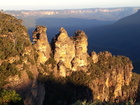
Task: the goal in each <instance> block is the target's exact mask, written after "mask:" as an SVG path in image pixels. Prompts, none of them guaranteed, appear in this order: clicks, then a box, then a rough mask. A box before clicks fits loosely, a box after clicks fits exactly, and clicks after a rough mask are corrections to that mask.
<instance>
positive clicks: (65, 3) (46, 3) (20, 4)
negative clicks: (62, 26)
mask: <svg viewBox="0 0 140 105" xmlns="http://www.w3.org/2000/svg"><path fill="white" fill-rule="evenodd" d="M134 6H140V0H3V1H2V2H1V3H0V9H4V10H21V9H22V10H39V9H78V8H108V7H109V8H111V7H134Z"/></svg>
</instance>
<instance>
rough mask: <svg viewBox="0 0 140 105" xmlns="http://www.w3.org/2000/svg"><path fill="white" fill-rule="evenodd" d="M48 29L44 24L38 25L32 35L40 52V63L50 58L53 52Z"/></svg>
mask: <svg viewBox="0 0 140 105" xmlns="http://www.w3.org/2000/svg"><path fill="white" fill-rule="evenodd" d="M46 30H47V28H46V27H44V26H36V29H35V30H34V32H33V36H32V38H33V41H34V42H35V43H34V47H35V49H36V51H37V53H38V62H39V63H45V62H46V61H47V60H48V59H49V58H50V54H51V47H50V44H49V42H48V38H47V34H46Z"/></svg>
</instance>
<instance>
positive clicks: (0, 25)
mask: <svg viewBox="0 0 140 105" xmlns="http://www.w3.org/2000/svg"><path fill="white" fill-rule="evenodd" d="M23 31H27V29H26V28H25V27H24V26H23V25H21V20H18V19H16V18H15V17H13V16H10V15H7V14H4V13H1V12H0V34H9V32H17V33H22V32H23Z"/></svg>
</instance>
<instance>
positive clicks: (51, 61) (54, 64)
mask: <svg viewBox="0 0 140 105" xmlns="http://www.w3.org/2000/svg"><path fill="white" fill-rule="evenodd" d="M49 64H51V65H52V68H54V67H55V66H56V61H55V59H54V57H53V54H50V58H49V59H48V60H47V61H46V62H45V65H49Z"/></svg>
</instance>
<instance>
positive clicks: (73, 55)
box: [0, 13, 139, 105]
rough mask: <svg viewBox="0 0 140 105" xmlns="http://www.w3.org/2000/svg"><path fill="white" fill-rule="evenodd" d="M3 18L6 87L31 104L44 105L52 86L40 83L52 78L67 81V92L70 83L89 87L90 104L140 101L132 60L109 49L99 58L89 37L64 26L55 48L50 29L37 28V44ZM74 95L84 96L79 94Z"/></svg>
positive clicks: (1, 65) (0, 50)
mask: <svg viewBox="0 0 140 105" xmlns="http://www.w3.org/2000/svg"><path fill="white" fill-rule="evenodd" d="M0 15H2V16H0V71H1V73H0V80H1V81H0V86H1V87H0V89H1V88H5V89H14V90H16V91H17V92H18V93H19V94H20V95H21V96H22V97H23V99H24V103H25V105H42V104H43V101H44V100H46V99H45V90H46V89H47V85H45V87H44V84H42V82H40V81H41V80H42V81H43V83H44V81H45V83H46V82H48V81H47V79H48V78H49V77H51V80H56V79H58V80H59V79H60V80H62V81H61V82H62V84H63V85H62V86H63V88H66V87H67V86H71V85H70V83H72V84H73V85H75V86H78V87H81V86H83V87H84V89H85V88H86V87H88V88H89V89H86V92H85V94H87V95H85V96H89V94H91V96H93V97H92V99H91V100H89V101H93V100H94V101H96V100H101V101H111V102H116V100H117V101H118V102H120V101H125V100H128V99H130V98H132V97H133V98H135V97H136V94H137V91H138V83H139V81H137V82H136V80H137V78H135V79H134V76H132V75H133V74H132V69H133V65H132V62H131V61H130V59H129V58H127V57H124V56H113V55H112V54H111V53H110V52H108V51H105V52H100V53H98V54H97V53H96V52H94V51H93V52H92V53H91V54H90V55H89V54H88V53H87V46H88V42H87V40H88V38H87V36H86V34H85V32H84V31H80V30H79V31H76V33H75V35H74V36H73V37H69V36H68V33H67V31H66V30H65V29H64V28H60V30H59V34H57V35H56V36H55V37H54V38H53V40H52V43H51V46H50V44H49V42H48V38H47V35H46V30H47V28H46V27H44V26H37V27H36V29H35V30H34V32H33V41H34V43H33V44H31V42H30V41H29V36H28V34H27V30H26V28H25V27H24V26H22V25H21V23H20V22H19V21H18V20H17V19H15V18H14V17H11V16H9V15H5V14H3V13H0ZM3 17H4V18H3ZM3 19H6V25H5V24H3V21H5V20H3ZM5 47H6V48H5ZM39 73H40V75H39ZM52 76H54V77H55V79H52ZM62 77H63V78H62ZM38 78H39V80H38ZM42 78H43V79H42ZM51 82H52V81H49V83H51ZM66 82H68V84H66ZM58 83H60V81H59V82H58ZM58 83H57V85H58V86H59V84H58ZM52 84H53V83H52ZM48 87H49V86H48ZM54 87H55V86H54ZM55 88H56V87H55ZM49 89H50V88H49ZM69 89H71V88H69ZM82 89H83V88H82ZM82 89H81V90H82ZM90 89H91V93H89V91H88V90H90ZM82 93H83V94H84V92H82ZM46 94H47V93H46ZM73 94H74V96H77V95H78V96H81V94H80V93H78V92H77V90H74V93H73ZM79 94H80V95H79ZM54 97H55V96H54ZM81 97H82V96H81ZM57 98H59V97H57ZM74 98H75V97H74ZM74 98H73V99H74ZM51 99H53V98H52V97H51ZM78 99H80V97H78ZM69 100H70V99H69ZM82 100H83V99H82ZM51 101H54V100H51ZM51 101H50V102H51ZM60 101H61V100H59V102H60Z"/></svg>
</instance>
